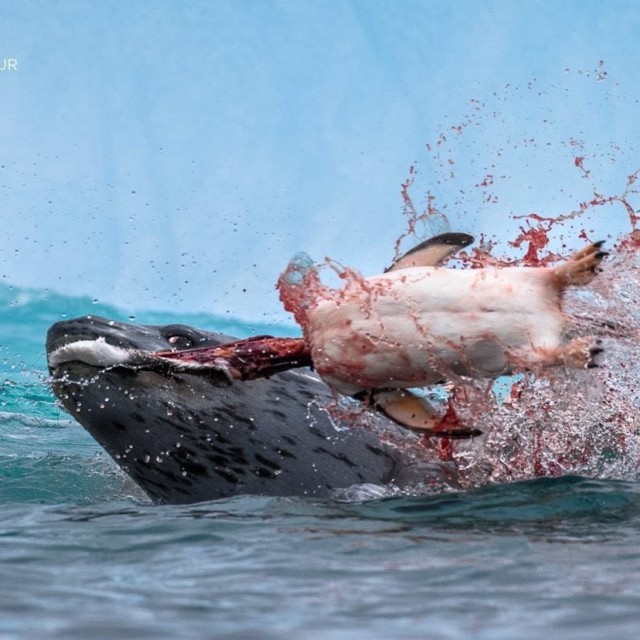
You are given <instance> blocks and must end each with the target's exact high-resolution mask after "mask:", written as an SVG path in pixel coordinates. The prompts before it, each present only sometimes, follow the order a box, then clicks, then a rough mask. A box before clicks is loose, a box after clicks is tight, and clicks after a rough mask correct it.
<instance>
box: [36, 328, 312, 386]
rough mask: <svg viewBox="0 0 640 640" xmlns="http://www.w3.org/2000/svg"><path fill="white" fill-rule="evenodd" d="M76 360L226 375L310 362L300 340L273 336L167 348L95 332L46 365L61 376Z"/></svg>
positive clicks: (243, 376) (254, 374) (245, 375)
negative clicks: (126, 343)
mask: <svg viewBox="0 0 640 640" xmlns="http://www.w3.org/2000/svg"><path fill="white" fill-rule="evenodd" d="M78 363H79V364H83V365H88V366H90V367H93V368H95V369H111V368H114V367H126V368H129V369H134V370H142V369H144V370H156V371H161V372H162V373H164V374H170V373H193V374H200V375H209V376H211V375H213V376H214V377H216V378H223V379H226V380H227V381H231V380H252V379H255V378H260V377H268V376H270V375H273V374H274V373H278V372H280V371H286V370H288V369H291V368H297V367H304V366H309V365H310V364H311V360H310V356H309V351H308V348H307V346H306V344H305V342H304V340H302V339H300V338H273V337H272V336H256V337H254V338H246V339H244V340H235V341H231V342H228V343H223V344H220V345H215V346H211V345H208V346H203V347H197V348H192V349H181V350H168V351H167V350H163V351H144V350H141V349H135V348H126V347H122V346H116V345H113V344H110V343H109V342H107V341H106V340H105V338H104V337H102V336H100V337H98V338H94V339H91V340H86V339H82V340H76V341H74V342H70V343H67V344H64V345H61V346H59V347H57V348H55V349H53V350H52V351H51V352H50V353H49V354H48V364H49V371H50V373H51V375H52V377H53V378H61V377H63V376H64V375H65V374H66V372H68V369H69V367H71V366H73V365H74V364H78Z"/></svg>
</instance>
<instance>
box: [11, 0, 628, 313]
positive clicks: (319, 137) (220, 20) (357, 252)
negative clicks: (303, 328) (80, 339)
mask: <svg viewBox="0 0 640 640" xmlns="http://www.w3.org/2000/svg"><path fill="white" fill-rule="evenodd" d="M639 33H640V8H639V7H638V4H637V3H636V2H623V1H620V0H618V1H607V2H590V1H584V0H583V1H579V2H578V1H576V2H572V1H560V2H558V1H548V2H540V1H538V2H535V1H531V0H527V1H526V2H524V1H518V0H511V1H486V2H480V1H478V2H470V1H469V2H450V1H432V2H426V1H423V2H412V1H407V0H394V1H391V0H388V1H386V2H374V1H371V0H368V1H351V2H346V1H345V2H337V1H323V2H320V1H318V2H306V1H303V0H302V1H301V0H295V1H294V0H291V1H289V2H275V1H274V2H267V1H258V0H253V1H244V2H237V1H233V2H224V1H216V2H210V1H195V0H194V1H191V2H168V1H164V2H149V1H147V0H145V1H135V0H134V1H129V2H97V1H96V2H77V1H75V2H65V1H59V2H44V1H42V2H38V1H33V0H31V1H29V0H27V1H24V0H21V1H19V2H18V1H15V2H11V1H8V0H4V2H3V3H2V5H1V7H0V63H1V62H2V60H3V59H9V58H13V59H16V60H17V70H15V71H10V70H5V71H3V72H0V105H1V110H0V167H1V168H0V219H1V221H2V236H3V239H2V252H1V253H0V278H1V280H0V282H3V283H6V284H10V285H16V286H19V287H36V288H48V289H50V290H54V291H57V292H62V293H65V294H68V295H79V294H81V295H89V296H91V297H93V298H95V299H97V300H99V301H100V302H105V303H113V304H116V305H119V306H121V307H122V308H124V309H126V310H131V311H132V312H133V311H135V310H138V309H159V310H161V309H166V310H181V311H208V312H212V313H218V314H229V315H230V316H233V317H238V318H246V319H254V320H257V321H266V322H271V321H274V322H291V320H290V319H289V318H288V317H287V315H286V314H285V313H284V311H282V309H281V306H280V303H279V301H278V299H277V293H276V292H275V291H274V289H273V287H274V284H275V282H276V280H277V277H278V275H279V273H280V271H281V270H282V269H283V268H284V266H285V265H286V263H287V261H288V260H289V258H290V257H291V255H293V254H294V253H295V252H297V251H299V250H305V251H307V252H309V253H310V254H311V255H312V256H314V257H315V258H316V259H319V260H320V259H322V258H323V257H324V256H331V257H332V258H336V259H338V260H340V261H341V262H343V263H345V264H349V265H352V266H354V267H357V268H360V269H361V270H363V271H364V272H366V273H373V272H376V271H380V270H381V268H382V267H384V266H386V265H387V264H388V263H389V261H390V260H391V258H392V257H393V251H394V242H395V240H396V239H397V238H398V237H399V236H400V235H401V234H402V233H403V232H404V231H405V229H406V224H407V221H406V219H405V217H404V216H403V200H402V198H401V195H400V190H401V185H402V183H403V182H404V181H406V180H407V178H408V177H409V175H410V167H411V166H414V167H415V168H416V170H417V174H416V179H415V184H414V185H413V187H412V190H411V195H412V198H413V201H414V204H415V206H416V207H417V208H418V210H422V208H423V207H424V205H425V202H426V198H427V194H431V195H433V197H434V198H435V200H434V205H435V206H436V208H438V209H439V210H440V211H441V212H443V213H444V214H446V216H447V219H448V222H447V221H445V220H444V219H439V220H435V222H434V223H433V224H430V225H427V227H420V228H419V229H418V232H419V235H420V234H422V235H425V234H427V233H432V232H435V231H440V230H442V229H444V228H446V227H447V224H448V225H449V226H450V227H451V228H453V229H455V230H460V231H468V232H471V233H474V234H479V233H485V234H486V235H487V236H488V237H489V238H492V237H493V238H494V239H496V240H497V241H499V244H498V247H497V248H496V251H497V253H501V252H502V254H505V253H506V254H509V252H510V251H511V252H512V254H513V253H514V250H512V249H510V248H509V246H508V244H507V243H506V240H508V239H509V238H513V237H514V236H515V235H517V231H518V227H519V226H521V225H523V224H525V223H524V222H523V221H522V220H514V219H513V216H514V215H524V214H528V213H531V212H536V213H538V214H540V215H544V216H557V215H563V214H567V213H570V212H572V211H575V210H576V209H577V208H578V207H579V205H580V203H582V202H586V201H589V199H591V198H592V197H593V193H594V192H598V193H602V194H604V195H605V196H607V195H612V194H620V193H621V192H622V191H623V190H624V188H625V183H626V180H627V176H628V175H630V174H631V173H632V172H633V171H635V170H637V169H638V167H640V162H639V161H638V153H637V141H638V120H639V118H638V112H639V105H638V100H639V99H640V65H639V64H638V63H639V62H640V48H639V47H638V34H639ZM0 66H2V65H1V64H0ZM441 136H444V137H441ZM438 140H440V144H437V142H438ZM427 145H430V146H429V147H427ZM576 157H585V163H584V164H585V167H587V168H588V169H589V171H590V174H589V176H585V174H584V173H583V172H582V171H580V170H579V168H578V167H576V165H575V158H576ZM488 176H489V179H488V180H487V177H488ZM487 185H488V186H487ZM583 227H584V228H585V229H586V230H587V232H588V234H589V235H594V236H598V237H601V236H607V235H609V236H611V237H615V236H616V235H617V234H619V233H621V232H623V231H628V230H629V223H628V219H627V218H626V217H625V214H624V210H623V208H622V207H621V206H620V204H619V203H614V204H613V205H612V206H610V207H600V208H597V210H593V211H588V212H587V215H586V216H583V218H582V219H580V220H579V221H577V222H575V223H574V224H566V225H564V227H563V228H562V229H558V228H554V230H553V233H552V234H551V235H552V236H553V242H554V243H555V245H556V248H561V249H563V250H564V249H566V250H569V249H570V248H573V247H578V246H581V244H583V243H584V240H581V239H579V238H578V233H579V231H581V230H582V228H583ZM412 241H413V239H411V238H408V239H407V240H406V243H405V245H403V246H404V247H405V248H408V246H409V245H410V244H411V242H412ZM563 244H564V245H566V246H565V247H563V246H562V245H563ZM521 253H522V250H519V252H518V251H515V255H521Z"/></svg>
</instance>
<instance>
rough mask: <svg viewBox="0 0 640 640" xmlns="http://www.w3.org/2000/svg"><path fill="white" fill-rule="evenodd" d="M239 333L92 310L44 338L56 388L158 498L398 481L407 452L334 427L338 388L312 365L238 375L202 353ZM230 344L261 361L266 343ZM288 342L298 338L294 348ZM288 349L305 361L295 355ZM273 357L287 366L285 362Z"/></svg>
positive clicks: (320, 493)
mask: <svg viewBox="0 0 640 640" xmlns="http://www.w3.org/2000/svg"><path fill="white" fill-rule="evenodd" d="M230 340H231V338H229V337H228V336H224V335H221V334H217V333H212V332H208V331H201V330H198V329H194V328H193V327H188V326H185V325H176V324H174V325H167V326H146V325H134V324H126V323H120V322H115V321H113V320H108V319H105V318H99V317H92V316H85V317H82V318H77V319H74V320H69V321H64V322H59V323H57V324H55V325H53V326H52V327H51V328H50V330H49V333H48V336H47V357H48V363H49V371H50V373H51V387H52V389H53V391H54V393H55V395H56V396H57V397H58V399H59V400H60V402H61V404H62V405H63V407H64V408H65V409H66V410H67V411H68V412H69V413H70V414H71V415H72V416H73V417H74V418H75V419H76V420H77V421H78V422H79V423H80V424H82V426H83V427H85V428H86V429H87V431H89V433H91V435H92V436H93V437H94V438H95V439H96V440H97V441H98V442H99V443H100V444H101V445H102V446H103V447H104V448H105V449H106V451H107V452H108V453H109V454H110V455H111V456H112V457H113V458H114V460H115V461H116V462H117V463H118V465H119V466H120V467H121V468H122V469H123V470H124V471H125V472H126V473H128V474H129V475H130V476H131V478H132V479H133V480H134V481H135V482H136V483H137V484H138V485H140V486H141V487H142V488H143V489H144V490H145V491H146V492H147V493H148V494H149V496H150V497H152V498H153V499H154V500H155V501H158V502H170V503H179V502H197V501H201V500H208V499H213V498H220V497H226V496H230V495H237V494H240V493H252V494H259V495H281V496H291V495H308V496H317V497H328V496H330V495H332V494H333V491H334V490H335V489H340V488H346V487H350V486H352V485H356V484H361V483H373V484H378V485H381V484H386V483H388V482H389V481H391V480H392V479H393V478H395V477H397V473H396V469H397V464H398V463H399V461H401V459H402V456H401V454H400V452H398V451H396V450H393V449H392V448H390V447H387V446H386V445H383V444H381V443H380V440H379V439H378V437H377V436H376V435H375V434H374V433H371V432H368V431H366V430H364V429H360V430H348V429H345V430H343V431H336V429H335V427H334V425H333V423H332V422H331V420H330V419H329V417H328V416H327V414H326V412H325V411H324V410H323V409H322V408H321V407H322V404H323V402H327V401H328V400H329V398H330V392H329V390H328V389H327V387H326V386H325V385H324V384H323V383H322V382H321V381H320V380H319V379H318V378H317V377H316V376H315V375H313V374H312V373H311V372H309V371H308V370H306V369H301V370H298V371H284V372H282V373H275V374H274V375H272V376H271V377H269V378H259V379H255V380H254V379H250V380H247V381H243V380H241V379H238V378H237V377H234V376H233V375H229V373H230V371H231V373H233V371H234V370H233V369H231V370H229V369H225V368H224V367H219V366H217V365H216V364H215V362H214V365H213V366H211V365H209V364H207V365H206V366H203V365H202V364H201V363H200V362H199V361H198V360H197V359H194V358H195V357H196V356H199V355H201V354H202V353H203V352H207V353H208V352H209V351H210V349H213V351H214V352H216V353H219V352H217V351H216V348H217V347H218V346H220V345H226V344H228V343H229V341H230ZM232 344H240V346H241V348H240V349H239V350H238V349H236V350H235V351H234V355H237V354H238V353H239V354H240V356H241V357H242V360H243V363H244V364H245V365H246V361H247V360H252V359H254V358H256V357H258V356H260V357H258V360H259V361H260V358H261V357H262V353H263V350H262V349H260V348H258V349H257V350H256V348H255V345H256V344H258V347H260V344H261V343H260V342H259V341H258V342H256V341H255V340H245V341H240V343H238V342H233V341H232ZM276 344H277V346H278V347H280V346H281V345H280V344H279V343H277V342H276ZM291 345H293V346H294V347H295V346H296V345H297V343H296V342H295V341H290V342H287V343H286V345H285V346H287V348H289V347H291ZM222 352H223V353H224V349H223V351H222ZM158 354H161V355H158ZM268 355H269V356H270V355H272V354H268ZM302 356H304V353H303V354H302ZM287 357H288V359H289V362H290V360H291V358H294V359H297V358H299V356H298V352H297V351H295V350H294V352H293V355H289V356H287ZM229 361H230V362H231V363H232V364H233V362H234V361H233V359H231V360H229ZM296 361H297V360H296ZM268 362H269V366H270V367H275V369H276V370H279V366H280V365H279V360H278V359H277V358H276V359H275V360H273V359H272V358H269V359H268ZM274 363H275V364H274ZM249 364H250V363H249ZM247 370H251V367H248V368H247V367H246V366H245V369H244V371H247ZM390 427H392V425H390Z"/></svg>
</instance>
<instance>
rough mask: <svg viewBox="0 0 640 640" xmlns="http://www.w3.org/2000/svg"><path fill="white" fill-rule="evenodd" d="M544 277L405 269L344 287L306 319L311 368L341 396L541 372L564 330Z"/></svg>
mask: <svg viewBox="0 0 640 640" xmlns="http://www.w3.org/2000/svg"><path fill="white" fill-rule="evenodd" d="M552 274H553V272H552V271H551V270H548V269H527V268H512V269H489V268H486V269H479V270H450V269H442V268H437V267H414V268H407V269H402V270H399V271H396V272H390V273H387V274H385V275H381V276H375V277H372V278H366V279H364V280H362V281H360V282H351V283H349V285H347V286H346V287H345V288H344V289H343V290H342V291H341V293H340V295H339V296H338V297H337V298H335V299H331V300H320V301H319V302H318V303H317V305H316V306H315V307H314V308H313V309H311V310H310V312H309V319H308V323H307V326H306V330H305V336H306V338H307V340H308V342H309V345H310V347H311V354H312V359H313V362H314V366H315V367H316V369H317V371H318V373H319V374H320V375H321V376H322V377H323V378H324V379H325V380H326V381H327V382H329V384H331V385H333V386H335V387H336V388H337V389H338V390H339V391H341V392H343V393H350V394H351V393H355V392H356V391H358V390H361V389H372V388H405V387H412V386H423V385H429V384H434V383H437V382H440V381H442V380H444V379H448V378H451V377H452V376H470V377H475V378H477V377H497V376H499V375H501V374H504V373H508V372H512V371H517V370H524V369H527V368H531V367H535V366H536V365H537V364H544V361H545V358H546V357H547V354H549V353H552V352H555V350H556V349H557V348H558V347H559V346H560V345H561V341H562V333H563V327H564V316H563V313H562V311H561V309H560V291H559V287H558V286H557V284H556V283H555V281H554V279H553V275H552Z"/></svg>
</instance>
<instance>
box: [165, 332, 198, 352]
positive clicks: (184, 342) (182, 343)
mask: <svg viewBox="0 0 640 640" xmlns="http://www.w3.org/2000/svg"><path fill="white" fill-rule="evenodd" d="M167 342H168V343H169V344H170V345H171V346H172V347H174V348H175V349H191V347H193V346H194V342H193V340H192V339H191V338H189V337H188V336H180V335H174V336H169V337H168V338H167Z"/></svg>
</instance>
